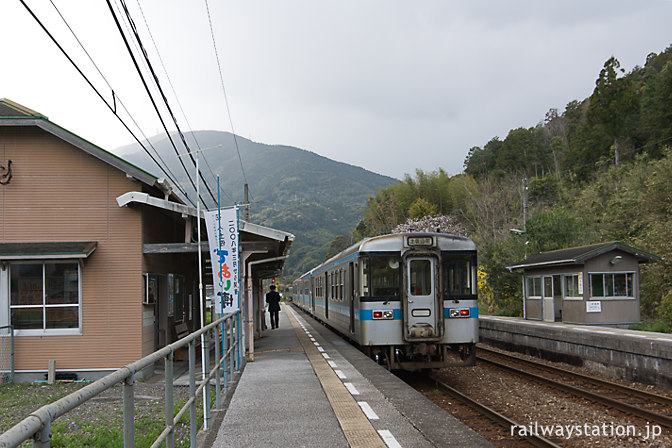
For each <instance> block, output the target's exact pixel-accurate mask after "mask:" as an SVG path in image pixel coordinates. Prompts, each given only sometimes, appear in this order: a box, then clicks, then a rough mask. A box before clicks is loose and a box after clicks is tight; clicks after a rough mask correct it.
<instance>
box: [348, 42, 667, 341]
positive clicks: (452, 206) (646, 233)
mask: <svg viewBox="0 0 672 448" xmlns="http://www.w3.org/2000/svg"><path fill="white" fill-rule="evenodd" d="M596 75H597V78H596V81H595V89H594V91H593V94H592V95H591V96H590V97H589V98H586V99H583V100H575V101H571V102H569V104H568V105H567V107H566V108H565V111H564V112H562V113H559V112H558V111H557V110H554V109H551V110H550V111H549V112H548V113H547V114H546V117H545V119H544V120H543V121H542V122H541V123H539V125H537V126H535V127H532V128H522V127H521V128H518V129H513V130H511V131H510V132H509V134H508V135H507V136H506V138H504V139H500V138H498V137H494V138H492V139H491V140H490V141H489V142H488V143H487V144H486V145H485V146H483V147H482V148H481V147H474V148H472V149H471V150H470V152H469V154H468V156H467V158H466V160H465V164H464V167H465V171H464V174H460V175H457V176H452V177H450V176H448V175H447V174H446V173H445V172H444V171H442V170H441V169H437V171H434V172H431V173H424V172H422V171H418V172H417V173H416V176H415V178H413V177H411V176H407V177H406V179H404V181H402V182H400V183H397V184H394V185H391V186H389V187H387V188H385V189H382V190H379V191H378V192H377V193H376V194H375V195H374V196H372V197H371V198H370V199H369V201H368V206H367V210H366V211H365V214H364V218H363V220H362V221H361V222H360V224H359V226H358V227H357V229H356V232H355V233H356V234H357V236H362V235H363V236H367V235H375V234H379V233H385V232H388V231H390V230H391V229H393V228H394V227H395V226H396V225H398V224H401V223H403V222H405V221H406V220H408V219H410V218H419V217H422V216H426V215H449V216H450V217H451V219H453V221H454V222H456V223H457V224H459V225H458V227H459V228H464V229H466V232H467V234H468V236H470V237H471V238H472V239H474V241H475V242H476V244H477V246H478V249H479V264H480V269H479V293H480V299H481V301H482V303H485V304H486V305H487V307H488V308H489V309H490V311H491V312H494V313H502V314H509V315H520V314H521V311H522V297H521V294H522V291H521V278H520V275H519V274H511V273H510V272H508V270H507V269H506V266H511V265H513V264H514V263H515V262H518V261H520V260H522V259H523V258H525V257H527V256H530V255H533V254H536V253H539V252H544V251H549V250H554V249H559V248H563V247H572V246H578V245H582V244H590V243H597V242H604V241H611V240H620V241H622V242H625V243H626V244H630V245H633V246H635V247H637V248H640V249H643V250H646V251H648V252H650V253H653V254H655V255H658V256H661V257H664V260H663V261H662V262H659V263H655V264H652V265H643V266H642V277H641V301H642V313H643V316H645V317H646V318H649V319H654V318H662V321H661V322H662V323H663V324H662V325H663V328H667V329H668V330H669V329H670V328H672V262H671V260H672V238H671V237H670V236H671V235H672V220H671V219H670V218H671V217H672V47H669V48H668V49H667V50H666V51H665V52H663V53H661V54H654V53H651V54H650V55H649V56H648V57H647V59H646V65H645V66H644V67H636V68H635V69H633V70H632V71H631V72H630V73H627V74H626V73H624V72H623V71H622V70H621V68H620V64H619V62H618V60H617V59H616V58H610V59H609V60H607V61H606V63H605V64H604V68H603V69H602V71H601V72H600V73H599V74H596ZM524 182H526V184H527V186H528V188H527V191H526V194H524V192H523V185H524ZM525 197H527V203H525V201H524V198H525ZM525 205H527V207H524V206H525ZM524 208H525V209H524ZM525 215H526V216H527V220H525V219H524V216H525ZM512 229H515V231H512Z"/></svg>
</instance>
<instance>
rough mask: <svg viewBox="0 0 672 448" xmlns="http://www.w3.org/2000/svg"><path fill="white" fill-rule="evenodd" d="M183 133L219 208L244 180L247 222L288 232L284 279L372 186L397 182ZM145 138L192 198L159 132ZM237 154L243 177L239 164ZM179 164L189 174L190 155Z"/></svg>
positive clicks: (288, 149)
mask: <svg viewBox="0 0 672 448" xmlns="http://www.w3.org/2000/svg"><path fill="white" fill-rule="evenodd" d="M184 135H185V139H186V141H187V143H188V144H189V145H190V146H192V151H193V148H203V150H202V151H203V154H205V157H202V156H201V159H200V160H199V168H200V171H201V173H203V175H204V177H205V178H206V180H207V181H208V184H209V185H210V187H211V190H212V191H213V193H214V195H215V197H216V193H217V192H216V180H215V177H214V173H219V174H220V186H221V189H222V191H223V192H224V194H225V195H223V196H222V198H221V202H222V206H227V205H232V204H233V203H238V204H242V203H244V198H243V184H245V183H246V180H247V183H248V184H249V189H250V203H251V207H250V208H251V210H250V221H251V222H254V223H256V224H260V225H264V226H268V227H272V228H276V229H279V230H283V231H287V232H290V233H292V234H294V235H295V236H296V240H295V242H294V245H293V246H292V251H291V252H290V257H289V259H288V260H287V263H286V268H285V273H284V274H285V276H288V277H290V278H291V277H296V276H298V275H300V274H302V273H303V272H305V271H306V270H308V269H310V268H312V267H313V266H314V265H316V264H318V263H320V262H321V261H323V259H324V255H325V254H326V252H327V248H328V246H329V244H330V243H331V241H332V240H333V239H334V238H335V237H336V236H338V235H343V234H349V233H350V231H351V230H352V228H353V227H355V226H356V225H357V224H358V222H359V221H360V220H361V217H362V209H363V207H364V206H365V205H366V201H367V199H368V198H369V196H370V195H373V194H374V193H375V191H376V190H378V189H379V188H384V187H386V186H388V185H391V184H393V183H396V182H398V180H397V179H393V178H391V177H388V176H383V175H380V174H376V173H373V172H371V171H368V170H366V169H365V168H362V167H358V166H355V165H350V164H347V163H343V162H338V161H335V160H332V159H329V158H327V157H324V156H321V155H319V154H316V153H314V152H311V151H309V150H306V149H302V148H297V147H293V146H289V145H278V144H273V145H271V144H266V143H257V142H253V141H252V140H249V139H246V138H244V137H240V136H236V141H235V142H234V139H233V137H232V136H233V134H231V133H229V132H224V131H194V132H188V133H185V134H184ZM171 137H172V138H173V141H174V142H175V145H176V146H177V148H178V149H180V153H181V154H184V153H186V150H185V149H184V146H183V144H182V142H181V140H180V139H179V138H177V139H176V138H175V135H171ZM149 140H150V142H151V145H152V146H153V147H154V148H155V149H156V151H158V153H159V154H160V155H161V158H162V159H163V160H164V161H165V163H166V164H167V165H168V168H169V170H170V172H172V173H175V179H176V180H177V182H178V183H179V184H180V186H181V187H182V188H183V189H184V190H185V191H186V192H187V193H188V194H189V196H190V197H191V198H192V200H194V198H195V197H196V195H195V191H194V188H193V186H192V185H191V182H190V181H189V179H187V176H186V174H185V173H184V169H183V168H182V166H181V165H180V162H179V161H178V158H177V156H176V154H175V150H174V148H173V147H172V144H171V143H170V142H169V141H168V139H167V137H158V136H156V137H152V138H150V139H149ZM236 143H237V145H236ZM178 144H179V146H178ZM236 146H237V148H236ZM148 149H149V150H150V151H153V150H152V149H151V148H148ZM117 151H118V152H120V153H124V156H123V157H124V158H125V159H126V160H127V161H129V162H131V163H133V164H135V165H137V166H139V167H140V168H143V169H145V170H147V171H148V172H150V173H155V174H157V172H158V171H159V169H158V168H157V167H156V165H155V164H154V163H153V162H152V161H151V159H150V158H149V156H147V155H146V154H145V153H144V152H143V151H142V149H141V148H140V147H139V146H138V145H137V144H135V145H127V146H124V147H121V148H118V149H117ZM238 151H240V159H239V155H238ZM183 159H184V157H183ZM241 159H242V163H243V166H244V169H245V174H243V172H242V170H241V169H240V160H241ZM183 162H184V164H185V166H186V167H187V169H188V170H190V173H189V174H190V176H191V178H192V179H195V168H194V166H193V163H192V162H191V160H189V159H188V158H187V159H185V160H183ZM192 170H193V171H192ZM179 173H181V174H179ZM171 177H172V175H171ZM200 190H201V191H200V192H201V197H202V198H203V199H204V202H206V206H207V207H208V208H215V207H216V201H214V200H213V199H212V198H211V197H210V195H209V193H208V192H207V190H206V189H204V188H203V186H202V185H201V188H200ZM183 199H184V198H183Z"/></svg>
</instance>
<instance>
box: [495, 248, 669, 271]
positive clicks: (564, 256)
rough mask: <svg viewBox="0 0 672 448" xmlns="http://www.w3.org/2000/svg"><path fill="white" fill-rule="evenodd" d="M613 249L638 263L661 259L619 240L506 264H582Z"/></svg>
mask: <svg viewBox="0 0 672 448" xmlns="http://www.w3.org/2000/svg"><path fill="white" fill-rule="evenodd" d="M614 250H620V251H622V252H625V253H628V254H631V255H632V256H634V257H636V258H637V260H638V261H639V262H640V263H655V262H657V261H661V260H662V258H660V257H658V256H656V255H653V254H650V253H648V252H645V251H643V250H640V249H636V248H634V247H632V246H628V245H627V244H623V243H621V242H620V241H609V242H606V243H597V244H589V245H586V246H578V247H570V248H566V249H558V250H552V251H550V252H542V253H540V254H537V255H533V256H531V257H529V258H527V259H525V260H523V261H521V262H519V263H517V264H515V265H513V266H508V267H507V268H508V269H509V270H511V271H512V270H514V269H525V268H533V267H534V268H537V267H547V266H554V265H567V264H584V263H585V262H586V261H588V260H590V259H592V258H595V257H597V256H599V255H602V254H605V253H607V252H611V251H614Z"/></svg>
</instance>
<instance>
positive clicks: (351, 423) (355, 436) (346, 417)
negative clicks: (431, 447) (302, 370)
mask: <svg viewBox="0 0 672 448" xmlns="http://www.w3.org/2000/svg"><path fill="white" fill-rule="evenodd" d="M283 306H285V305H284V304H283ZM286 311H287V309H286ZM285 314H286V315H287V316H289V321H290V322H291V324H292V327H293V328H294V331H295V332H296V336H297V337H298V339H299V342H300V343H301V345H302V346H303V350H304V351H305V353H306V356H307V357H308V360H309V361H310V364H311V365H312V366H313V370H314V371H315V375H317V378H318V379H319V380H320V383H321V384H322V388H323V389H324V392H325V394H326V395H327V398H328V399H329V403H330V404H331V408H332V409H333V410H334V414H336V418H337V419H338V423H339V424H340V425H341V429H342V430H343V433H344V434H345V438H346V439H347V440H348V443H349V444H350V446H351V447H353V448H360V447H362V448H369V447H380V448H386V445H385V442H383V440H382V439H381V438H380V436H379V435H378V432H376V430H375V429H374V428H373V425H371V422H370V421H369V419H368V418H366V415H364V412H363V411H362V409H361V408H360V407H359V405H358V404H357V402H356V401H355V399H354V398H353V397H352V395H351V394H350V392H348V390H347V389H346V388H345V386H344V385H343V382H341V380H340V379H339V378H338V376H337V375H336V373H334V371H333V369H332V368H331V367H329V364H327V360H326V359H325V358H324V356H322V353H320V352H319V351H318V350H317V347H315V344H313V343H312V342H311V341H310V339H309V338H308V335H306V333H305V332H304V331H303V330H302V329H301V326H300V325H299V323H298V322H297V321H296V318H295V317H294V316H293V315H292V313H291V312H286V313H285Z"/></svg>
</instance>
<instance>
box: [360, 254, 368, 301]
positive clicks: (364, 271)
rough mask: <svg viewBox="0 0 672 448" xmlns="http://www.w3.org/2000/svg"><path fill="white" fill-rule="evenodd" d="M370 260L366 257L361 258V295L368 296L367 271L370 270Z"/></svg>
mask: <svg viewBox="0 0 672 448" xmlns="http://www.w3.org/2000/svg"><path fill="white" fill-rule="evenodd" d="M370 264H371V263H370V262H369V259H368V258H363V259H362V264H361V268H362V271H361V272H362V274H361V275H360V276H359V277H360V280H361V284H362V297H368V296H369V271H370Z"/></svg>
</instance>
